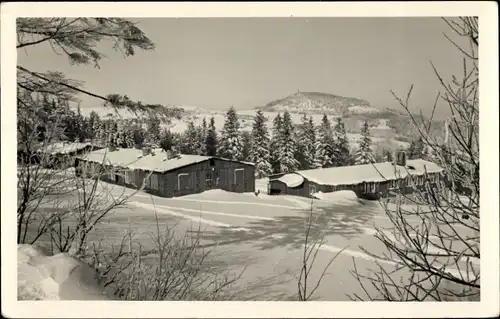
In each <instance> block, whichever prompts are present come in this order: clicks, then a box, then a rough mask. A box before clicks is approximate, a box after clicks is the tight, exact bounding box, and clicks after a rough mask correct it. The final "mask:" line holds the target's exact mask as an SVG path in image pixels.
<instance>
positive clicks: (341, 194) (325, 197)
mask: <svg viewBox="0 0 500 319" xmlns="http://www.w3.org/2000/svg"><path fill="white" fill-rule="evenodd" d="M313 196H314V198H317V199H319V200H321V201H325V202H332V203H335V204H342V205H352V204H359V203H361V201H360V200H359V198H358V196H356V193H354V192H353V191H338V192H331V193H323V192H317V193H314V194H313Z"/></svg>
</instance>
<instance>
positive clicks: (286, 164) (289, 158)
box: [278, 111, 299, 172]
mask: <svg viewBox="0 0 500 319" xmlns="http://www.w3.org/2000/svg"><path fill="white" fill-rule="evenodd" d="M280 133H281V139H280V140H281V141H280V142H281V143H280V144H279V147H278V156H279V159H280V172H293V171H296V170H297V169H298V168H299V162H298V161H297V160H296V159H295V153H296V152H297V144H296V143H295V134H294V125H293V122H292V118H291V117H290V113H289V112H288V111H285V113H284V114H283V121H282V123H281V130H280Z"/></svg>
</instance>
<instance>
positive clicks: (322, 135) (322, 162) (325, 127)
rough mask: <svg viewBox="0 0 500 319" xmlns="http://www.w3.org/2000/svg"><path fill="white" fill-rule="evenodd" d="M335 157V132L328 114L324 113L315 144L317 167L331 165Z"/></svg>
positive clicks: (315, 164)
mask: <svg viewBox="0 0 500 319" xmlns="http://www.w3.org/2000/svg"><path fill="white" fill-rule="evenodd" d="M332 159H333V132H332V127H331V124H330V120H329V119H328V116H327V115H326V114H325V115H323V119H322V120H321V125H320V127H319V128H318V134H317V137H316V144H315V163H314V166H315V167H323V168H326V167H331V166H332V165H333V163H332Z"/></svg>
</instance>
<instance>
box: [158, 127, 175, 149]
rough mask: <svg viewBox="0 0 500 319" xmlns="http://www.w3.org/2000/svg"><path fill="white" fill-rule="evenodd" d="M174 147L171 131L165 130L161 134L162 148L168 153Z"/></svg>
mask: <svg viewBox="0 0 500 319" xmlns="http://www.w3.org/2000/svg"><path fill="white" fill-rule="evenodd" d="M173 146H174V138H173V135H172V133H171V132H170V130H167V129H164V130H163V131H162V133H161V134H160V147H161V148H162V149H163V150H164V151H165V152H166V151H171V150H172V147H173Z"/></svg>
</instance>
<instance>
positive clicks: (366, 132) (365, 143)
mask: <svg viewBox="0 0 500 319" xmlns="http://www.w3.org/2000/svg"><path fill="white" fill-rule="evenodd" d="M353 161H354V164H355V165H361V164H370V163H374V162H375V158H374V157H373V151H372V139H371V137H370V126H368V122H367V121H365V123H364V124H363V127H362V128H361V139H360V140H359V147H358V149H357V150H356V152H355V153H354V156H353Z"/></svg>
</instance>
